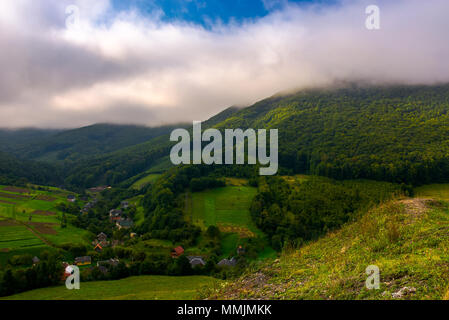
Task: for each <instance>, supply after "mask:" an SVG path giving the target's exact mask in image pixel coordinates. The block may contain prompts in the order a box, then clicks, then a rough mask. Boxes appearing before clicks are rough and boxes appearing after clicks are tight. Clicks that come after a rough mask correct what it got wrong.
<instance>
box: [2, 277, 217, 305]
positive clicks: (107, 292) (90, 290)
mask: <svg viewBox="0 0 449 320" xmlns="http://www.w3.org/2000/svg"><path fill="white" fill-rule="evenodd" d="M217 283H219V280H216V279H214V278H211V277H206V276H184V277H169V276H138V277H130V278H126V279H121V280H115V281H96V282H86V283H83V282H81V287H80V290H67V289H66V287H65V286H58V287H52V288H43V289H37V290H32V291H28V292H24V293H20V294H16V295H13V296H9V297H6V298H3V300H193V299H196V298H198V295H199V292H200V291H201V289H202V288H204V287H209V286H214V285H215V284H217ZM0 300H1V299H0Z"/></svg>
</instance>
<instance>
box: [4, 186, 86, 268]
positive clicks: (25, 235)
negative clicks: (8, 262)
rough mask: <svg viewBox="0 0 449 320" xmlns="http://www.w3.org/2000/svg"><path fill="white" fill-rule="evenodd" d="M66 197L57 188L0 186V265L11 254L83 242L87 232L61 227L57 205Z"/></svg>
mask: <svg viewBox="0 0 449 320" xmlns="http://www.w3.org/2000/svg"><path fill="white" fill-rule="evenodd" d="M39 189H40V190H39ZM68 194H69V192H66V191H63V190H60V189H57V188H47V187H46V188H38V187H37V186H30V187H28V188H16V187H10V186H0V264H2V263H3V262H4V260H5V259H7V258H8V257H10V256H11V255H14V254H24V253H30V252H33V253H38V252H39V251H40V250H41V249H42V248H49V247H53V246H56V245H60V244H63V243H68V242H70V243H84V242H86V240H85V238H86V236H87V231H84V230H81V229H78V228H75V227H73V226H71V225H70V224H68V225H67V226H66V227H65V228H62V227H61V217H62V212H60V211H59V210H58V209H57V205H58V204H59V203H61V202H66V201H67V200H66V199H67V195H68Z"/></svg>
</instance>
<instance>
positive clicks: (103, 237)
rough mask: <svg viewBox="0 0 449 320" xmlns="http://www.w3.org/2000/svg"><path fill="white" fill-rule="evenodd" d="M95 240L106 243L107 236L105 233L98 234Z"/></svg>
mask: <svg viewBox="0 0 449 320" xmlns="http://www.w3.org/2000/svg"><path fill="white" fill-rule="evenodd" d="M97 239H98V241H99V242H103V241H107V240H108V236H107V234H106V233H103V232H100V233H99V234H98V235H97Z"/></svg>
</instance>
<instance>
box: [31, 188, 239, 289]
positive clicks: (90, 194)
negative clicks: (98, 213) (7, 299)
mask: <svg viewBox="0 0 449 320" xmlns="http://www.w3.org/2000/svg"><path fill="white" fill-rule="evenodd" d="M110 189H111V187H110V186H99V187H94V188H90V189H88V190H86V191H87V192H86V194H87V196H86V195H84V196H82V197H80V199H77V197H76V196H75V195H72V194H70V195H68V196H67V201H68V202H69V203H79V202H77V201H78V200H80V201H81V202H82V203H83V205H82V207H81V209H80V210H79V214H80V215H88V213H89V212H90V210H93V209H94V208H95V207H96V206H97V204H98V203H99V197H101V193H102V192H103V191H105V190H110ZM131 207H132V205H131V204H130V202H129V201H127V200H121V201H120V206H119V208H111V209H109V213H108V222H109V223H110V224H111V225H114V227H115V229H116V230H122V231H125V232H126V233H127V234H128V237H129V239H138V238H139V235H138V234H137V233H136V232H132V228H133V226H134V222H133V220H132V218H131V217H129V216H128V215H126V214H125V213H126V211H127V210H128V209H130V208H131ZM90 244H91V250H90V251H92V252H95V253H96V256H95V257H94V256H93V255H83V256H76V257H74V259H73V261H71V262H67V261H63V262H62V266H63V268H64V274H63V276H62V279H63V280H64V279H66V278H67V277H68V276H69V275H70V274H72V272H73V266H77V267H81V268H82V269H88V270H91V271H92V270H94V269H95V268H96V269H97V270H98V271H99V272H100V273H101V274H103V275H107V274H108V273H109V272H110V271H111V270H112V269H113V268H116V267H117V266H118V265H119V264H120V262H122V263H124V264H125V266H127V267H129V261H126V259H124V260H122V261H121V259H119V258H118V257H111V258H108V259H101V258H100V257H101V254H102V253H103V252H104V250H107V249H108V248H111V249H114V248H116V247H120V246H123V245H124V244H125V241H124V240H118V239H113V238H111V237H108V235H107V233H106V232H103V231H101V232H100V233H98V234H97V235H96V236H95V239H94V240H93V241H91V243H90ZM88 251H89V250H88ZM244 254H245V250H244V248H243V247H242V246H238V247H237V249H236V252H235V255H234V256H232V257H230V258H223V259H221V260H219V261H218V262H216V263H215V265H216V267H217V268H232V267H235V266H236V265H237V263H238V260H239V257H241V256H243V255H244ZM183 256H184V257H185V258H187V260H188V262H189V264H190V267H191V268H192V270H194V269H198V268H202V267H205V266H206V263H207V258H206V257H205V256H202V255H188V254H186V252H185V249H184V247H183V246H181V245H178V246H175V247H173V248H172V249H171V250H170V253H169V257H170V258H171V259H173V260H176V259H179V258H180V257H183ZM32 261H33V266H35V265H37V264H39V263H40V259H39V257H37V256H35V257H34V258H33V259H32Z"/></svg>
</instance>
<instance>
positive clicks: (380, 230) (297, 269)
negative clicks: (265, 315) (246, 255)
mask: <svg viewBox="0 0 449 320" xmlns="http://www.w3.org/2000/svg"><path fill="white" fill-rule="evenodd" d="M448 230H449V203H448V202H445V201H441V200H425V199H421V198H413V199H405V200H395V201H390V202H387V203H385V204H383V205H380V206H379V207H376V208H374V209H372V210H370V211H369V212H367V213H365V215H364V216H363V217H362V218H361V219H360V220H359V221H357V222H354V223H351V224H349V225H346V226H344V227H343V228H342V229H341V230H339V231H335V232H332V233H330V234H328V235H327V236H325V237H323V238H321V239H319V240H317V241H314V242H311V243H310V244H307V245H305V246H303V247H301V248H300V249H299V250H297V249H293V248H292V249H289V250H285V252H284V253H283V255H282V256H281V258H280V259H278V260H276V261H272V260H271V261H269V262H266V263H264V264H262V265H261V266H259V267H257V269H255V270H251V273H248V274H246V275H245V276H243V277H242V278H240V279H238V280H237V281H234V282H231V283H229V284H228V285H227V286H226V287H225V288H224V289H221V290H219V291H217V292H215V293H214V294H212V298H224V299H248V298H249V299H449V277H448V274H449V233H448ZM369 265H376V266H378V267H379V270H380V289H377V290H376V289H374V290H368V289H367V288H366V287H365V281H366V279H367V277H368V276H367V274H366V272H365V271H366V268H367V267H368V266H369Z"/></svg>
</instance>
